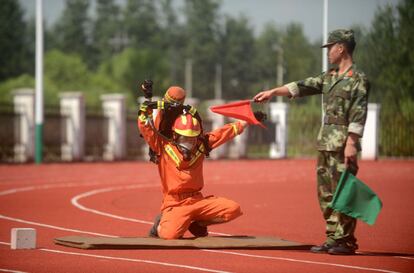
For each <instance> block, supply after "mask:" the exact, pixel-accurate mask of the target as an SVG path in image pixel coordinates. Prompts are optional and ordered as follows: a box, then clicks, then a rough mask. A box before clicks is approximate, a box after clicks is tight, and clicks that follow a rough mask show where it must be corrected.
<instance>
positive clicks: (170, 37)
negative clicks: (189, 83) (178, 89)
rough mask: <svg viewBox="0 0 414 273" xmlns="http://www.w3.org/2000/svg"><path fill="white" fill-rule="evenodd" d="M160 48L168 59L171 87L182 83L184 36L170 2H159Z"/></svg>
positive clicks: (165, 0) (163, 0)
mask: <svg viewBox="0 0 414 273" xmlns="http://www.w3.org/2000/svg"><path fill="white" fill-rule="evenodd" d="M161 15H162V16H161V19H164V20H161V28H162V29H161V32H162V37H163V39H162V40H161V44H162V45H161V48H162V49H163V50H164V49H165V50H166V52H167V54H168V59H169V67H170V81H171V83H172V84H173V85H182V83H183V82H184V59H185V57H184V56H185V44H186V43H185V34H184V30H183V26H182V25H180V24H179V22H178V18H177V15H176V13H175V11H174V9H173V6H172V0H161Z"/></svg>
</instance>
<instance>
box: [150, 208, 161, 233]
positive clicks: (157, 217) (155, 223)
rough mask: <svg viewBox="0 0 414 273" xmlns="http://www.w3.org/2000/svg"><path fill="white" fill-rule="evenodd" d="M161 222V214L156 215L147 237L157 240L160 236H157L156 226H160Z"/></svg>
mask: <svg viewBox="0 0 414 273" xmlns="http://www.w3.org/2000/svg"><path fill="white" fill-rule="evenodd" d="M160 221H161V214H158V215H157V216H156V217H155V219H154V224H153V225H152V227H151V229H150V231H149V232H148V237H153V238H159V237H160V236H158V230H157V228H158V225H159V224H160Z"/></svg>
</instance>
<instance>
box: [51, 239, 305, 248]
mask: <svg viewBox="0 0 414 273" xmlns="http://www.w3.org/2000/svg"><path fill="white" fill-rule="evenodd" d="M54 242H55V244H58V245H63V246H68V247H74V248H82V249H185V248H187V249H191V248H197V249H309V247H310V245H306V244H302V243H297V242H292V241H287V240H284V239H281V238H277V237H256V236H208V237H199V238H186V239H178V240H163V239H159V238H151V237H131V238H126V237H122V238H121V237H118V238H108V237H90V236H67V237H61V238H56V239H55V240H54Z"/></svg>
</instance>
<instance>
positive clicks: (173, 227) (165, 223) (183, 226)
mask: <svg viewBox="0 0 414 273" xmlns="http://www.w3.org/2000/svg"><path fill="white" fill-rule="evenodd" d="M242 214H243V213H242V212H241V209H240V205H239V204H237V203H236V202H234V201H232V200H229V199H226V198H223V197H215V196H207V197H203V196H202V195H201V194H200V195H199V196H194V197H190V198H187V199H185V200H184V202H183V203H181V204H180V205H179V206H173V207H168V208H166V209H164V210H163V211H162V216H161V221H160V224H159V227H158V235H159V236H160V237H161V238H163V239H178V238H181V237H182V236H183V235H184V233H185V232H186V231H187V229H188V227H189V226H190V224H191V222H193V221H202V222H206V223H210V222H211V224H214V223H215V224H218V223H225V222H228V221H231V220H233V219H235V218H237V217H239V216H240V215H242Z"/></svg>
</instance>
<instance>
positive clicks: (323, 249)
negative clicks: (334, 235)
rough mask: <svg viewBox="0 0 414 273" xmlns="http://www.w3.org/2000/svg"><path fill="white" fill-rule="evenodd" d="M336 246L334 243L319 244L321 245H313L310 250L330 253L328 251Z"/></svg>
mask: <svg viewBox="0 0 414 273" xmlns="http://www.w3.org/2000/svg"><path fill="white" fill-rule="evenodd" d="M334 246H335V245H333V244H328V243H324V244H322V245H319V246H313V247H311V249H310V251H311V252H313V253H328V251H329V250H330V249H331V248H332V247H334Z"/></svg>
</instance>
